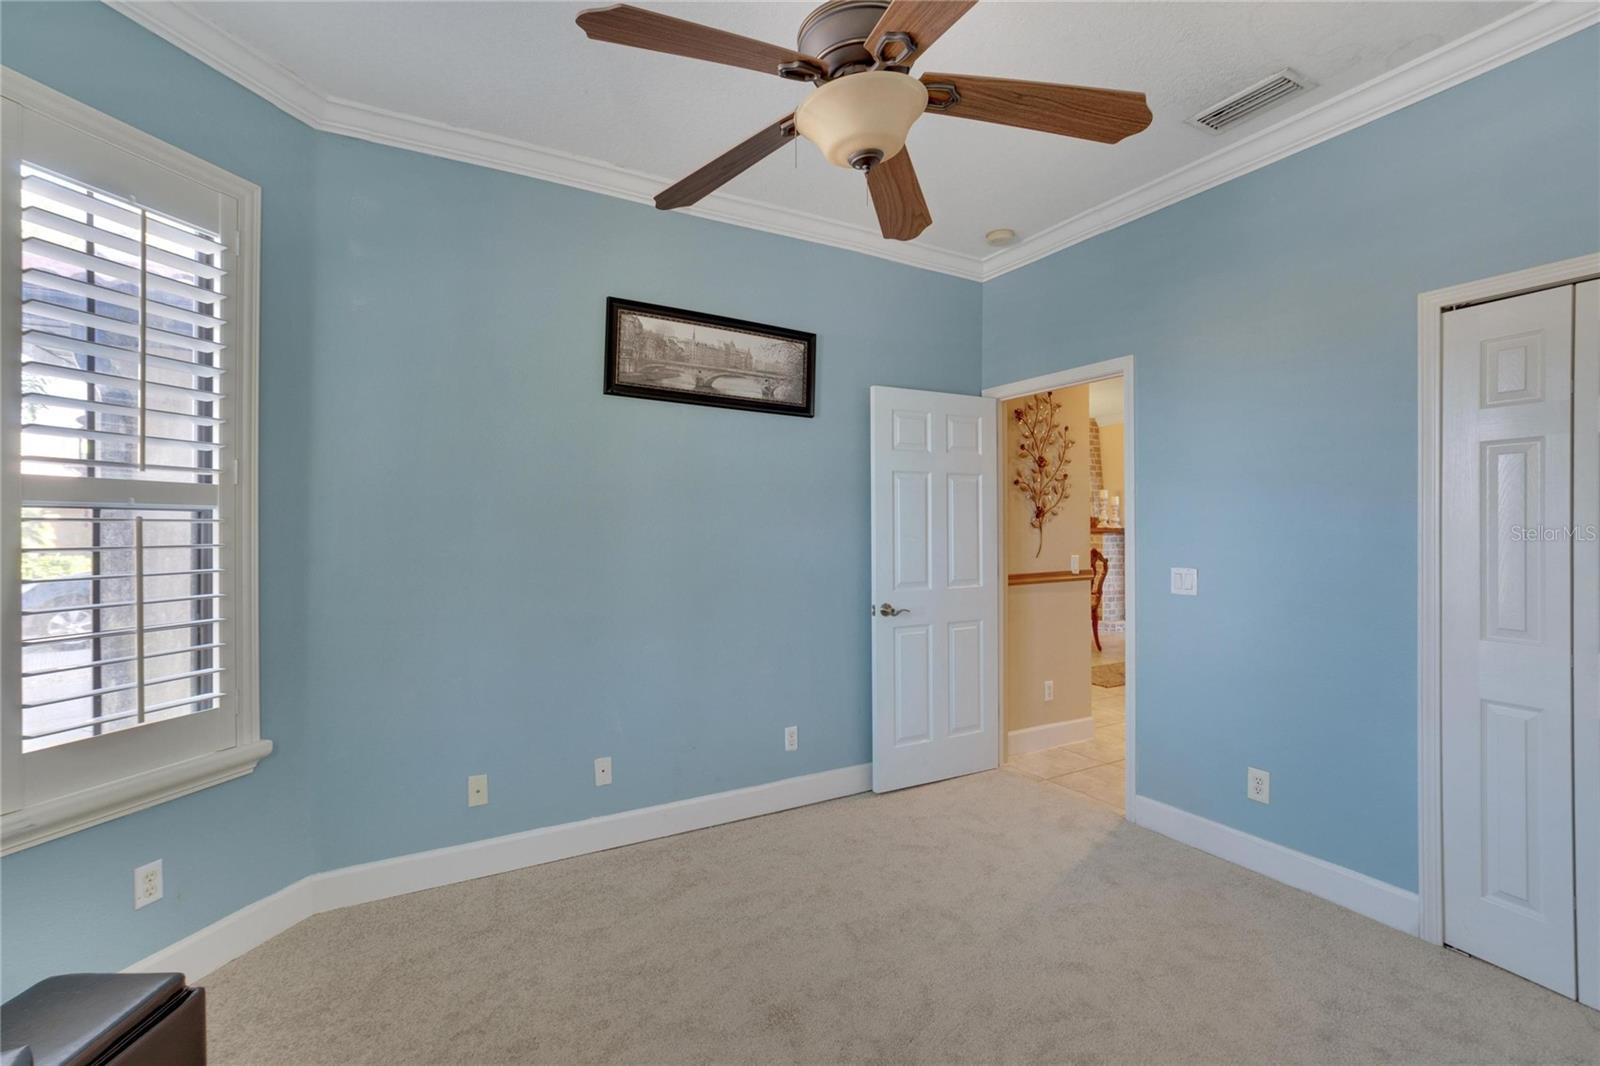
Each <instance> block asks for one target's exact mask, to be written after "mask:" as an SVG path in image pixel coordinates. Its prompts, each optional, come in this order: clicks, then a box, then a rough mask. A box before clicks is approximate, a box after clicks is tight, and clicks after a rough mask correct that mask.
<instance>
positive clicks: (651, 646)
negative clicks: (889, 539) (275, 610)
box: [305, 137, 981, 866]
mask: <svg viewBox="0 0 1600 1066" xmlns="http://www.w3.org/2000/svg"><path fill="white" fill-rule="evenodd" d="M315 229H316V243H315V245H314V246H313V248H312V250H311V251H312V255H311V261H312V263H313V264H314V265H315V270H316V280H317V285H318V289H319V299H318V303H317V325H316V330H315V345H316V349H315V351H314V353H313V357H312V364H313V366H314V367H315V375H316V380H315V382H314V385H315V398H314V399H313V402H312V414H311V416H310V418H308V420H307V423H306V429H307V432H308V435H309V436H310V445H311V448H312V450H313V451H314V452H315V454H316V455H318V456H319V457H322V458H323V460H324V461H321V462H319V463H318V464H316V466H315V468H314V469H313V471H312V472H311V474H310V483H309V491H310V510H311V515H312V520H313V523H314V525H315V526H317V527H322V528H325V529H326V530H327V533H328V535H327V536H326V537H325V538H321V539H319V540H318V542H317V544H316V550H315V551H314V552H313V553H312V554H311V555H310V556H309V557H308V559H307V563H308V565H309V567H310V578H311V582H312V585H313V587H315V588H317V589H318V590H319V595H318V597H317V600H316V602H315V603H314V604H313V606H312V609H311V611H310V612H309V613H308V615H307V617H306V619H305V622H306V626H307V639H308V642H309V645H310V647H311V649H312V650H311V653H310V656H309V659H308V662H307V669H308V686H307V688H308V694H309V695H308V698H309V700H310V703H309V708H310V712H311V718H312V721H313V723H314V725H313V729H314V730H315V738H316V751H317V754H316V756H315V758H316V763H315V767H316V770H315V773H316V775H317V779H318V782H319V785H318V790H317V802H318V804H319V805H320V806H321V807H322V809H323V811H324V812H325V814H326V815H329V816H325V817H320V818H319V819H318V825H319V831H320V833H321V836H320V838H319V839H320V845H321V847H320V851H319V854H320V857H321V860H322V862H323V863H324V864H325V865H327V866H341V865H344V864H347V863H352V862H360V861H364V860H367V859H373V858H378V857H382V856H387V855H393V854H398V853H403V852H408V851H415V850H417V849H419V848H430V847H435V846H438V845H442V844H449V843H454V842H457V841H461V840H469V839H472V838H475V837H480V836H489V835H493V834H497V833H506V832H512V831H515V830H519V829H526V828H528V827H530V826H540V825H549V824H552V823H557V822H564V821H569V820H571V819H574V818H583V817H587V816H590V815H595V814H601V813H607V812H611V811H618V810H625V809H628V808H632V807H639V806H643V805H646V804H651V803H660V802H663V801H666V800H673V799H680V798H683V797H687V796H694V795H702V794H705V793H709V792H717V791H721V790H723V789H729V788H737V787H741V786H745V785H751V784H756V783H759V782H765V781H771V780H774V779H777V778H782V777H789V776H793V775H795V774H803V773H810V772H813V771H818V770H825V769H829V768H833V767H839V766H848V765H851V764H855V763H861V762H865V761H867V760H868V759H869V757H870V734H869V729H868V721H869V710H868V697H869V689H868V678H869V666H868V661H867V647H868V632H867V616H866V612H865V611H864V610H863V609H862V607H863V605H864V604H865V603H866V597H867V593H868V553H867V528H868V518H867V387H868V386H869V385H873V384H894V385H904V386H910V387H916V388H929V389H942V390H947V391H956V392H975V391H977V386H978V364H979V351H980V347H981V338H980V336H979V323H980V319H981V308H980V303H979V300H980V296H979V289H978V286H977V285H976V284H973V283H970V282H964V281H960V280H957V279H954V278H950V277H946V276H943V275H939V274H931V273H928V272H925V271H920V270H913V269H911V268H908V267H903V266H898V265H894V264H890V263H887V262H884V261H881V260H877V259H871V258H867V257H864V256H860V255H852V254H849V253H845V252H841V251H837V250H834V249H828V248H823V247H821V246H818V245H813V244H806V243H803V242H799V241H794V240H789V239H786V238H781V237H773V236H768V235H765V234H759V233H753V232H751V231H748V230H741V229H736V228H733V227H728V226H721V225H715V224H711V223H707V222H703V221H699V220H696V219H692V218H688V217H685V216H682V215H663V214H661V213H659V212H656V211H655V210H654V209H652V208H649V207H645V206H638V205H632V204H626V203H622V202H620V201H617V200H615V199H609V198H605V197H600V196H595V195H592V194H588V193H583V192H578V191H575V190H572V189H568V188H565V187H563V186H558V185H550V184H545V183H541V182H535V181H529V180H527V179H525V178H519V177H515V176H512V175H507V174H501V173H497V172H495V171H491V170H484V169H478V168H473V167H467V166H462V165H459V164H454V163H449V162H445V161H441V160H438V159H433V158H430V157H426V156H419V155H414V154H410V153H406V152H401V151H397V150H394V149H388V148H382V147H377V146H374V145H371V144H368V143H365V142H361V141H353V140H347V139H344V138H337V137H327V138H323V139H322V140H321V141H320V143H319V145H318V174H317V200H316V226H315ZM607 295H618V296H627V297H631V298H635V299H642V300H646V301H649V302H652V303H662V304H669V305H672V306H677V307H691V308H697V309H700V310H705V311H710V312H713V313H719V314H725V315H729V316H734V317H739V318H748V319H753V320H755V321H758V322H770V323H774V324H777V325H783V326H790V327H794V328H798V329H806V330H811V331H814V332H816V333H817V335H818V336H817V416H816V418H814V419H802V418H786V417H775V416H772V415H757V414H748V413H743V412H731V411H719V410H715V409H708V408H698V407H689V406H684V405H681V404H664V403H657V402H652V401H646V400H633V399H621V398H617V397H607V396H603V395H602V394H601V391H600V386H601V364H600V356H601V351H602V348H603V340H604V334H603V329H604V309H605V298H606V296H607ZM885 309H888V312H889V313H885ZM791 724H798V725H799V727H800V750H799V751H798V752H796V753H792V754H785V752H784V751H783V743H782V740H783V727H784V726H786V725H791ZM598 755H610V756H612V758H613V759H614V762H615V772H616V779H615V783H614V784H612V785H611V786H610V787H608V788H605V789H596V788H595V787H594V768H593V761H594V758H595V757H596V756H598ZM473 772H486V773H488V774H489V780H490V800H491V802H490V804H489V806H487V807H484V808H475V809H470V810H469V809H468V808H467V807H466V804H465V798H464V796H465V788H466V777H467V775H468V774H469V773H473ZM335 812H337V813H336V814H335Z"/></svg>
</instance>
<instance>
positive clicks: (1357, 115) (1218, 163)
mask: <svg viewBox="0 0 1600 1066" xmlns="http://www.w3.org/2000/svg"><path fill="white" fill-rule="evenodd" d="M106 3H107V5H108V6H110V7H111V8H113V9H114V10H116V11H118V12H120V13H121V14H123V15H125V16H127V17H128V18H130V19H132V20H133V21H134V22H136V23H138V24H139V25H141V26H143V27H144V28H145V29H147V30H149V31H151V32H152V33H154V34H156V35H157V36H159V37H162V38H164V39H165V40H167V41H169V42H171V43H172V44H174V45H176V46H177V47H179V48H181V49H183V50H184V51H185V52H188V53H189V54H190V55H192V56H194V57H195V58H197V59H199V60H200V61H201V62H203V63H205V64H207V65H208V66H210V67H212V68H214V69H215V70H217V71H219V72H221V73H222V74H225V75H227V76H228V77H229V78H232V79H233V80H234V81H236V82H238V83H239V84H240V85H243V86H244V87H245V88H247V89H249V90H250V91H251V92H254V93H255V94H256V95H258V96H260V97H262V98H263V99H265V100H267V101H268V102H269V103H272V104H273V105H275V106H277V107H279V108H281V109H282V110H283V111H285V112H287V113H288V114H290V115H293V116H294V117H295V118H297V119H299V120H300V121H301V122H304V123H305V124H306V125H308V126H311V127H312V128H314V129H318V130H323V131H325V132H328V133H338V134H343V135H345V136H347V137H355V138H358V139H360V140H365V141H372V142H374V143H377V144H386V145H389V146H391V147H396V148H403V149H407V150H409V151H414V152H422V153H424V154H427V155H435V156H440V157H443V158H446V159H454V160H457V161H459V162H464V163H472V164H475V165H477V166H484V167H490V168H493V169H495V170H504V171H508V172H510V173H513V174H522V175H524V176H526V177H531V178H538V179H541V180H543V181H552V182H556V183H557V184H561V185H570V186H573V187H575V188H579V189H586V190H588V191H590V192H597V193H602V194H604V195H607V196H615V197H619V198H621V199H624V200H631V201H633V202H635V203H648V202H649V201H650V198H651V196H652V195H653V194H654V193H655V191H656V190H658V189H660V188H661V187H662V186H663V185H665V184H667V183H668V180H669V179H666V178H661V177H658V176H656V175H651V174H644V173H641V172H638V171H633V170H624V169H622V168H621V167H615V166H612V165H611V164H609V163H604V162H601V161H599V160H595V159H587V158H584V157H582V156H577V155H572V154H569V153H566V152H559V151H554V150H552V149H548V148H541V147H539V146H537V145H533V144H529V143H527V142H524V141H517V140H514V139H511V138H508V137H500V136H496V135H494V134H488V133H480V132H478V131H475V130H467V129H461V128H459V127H455V126H450V125H446V124H444V123H440V122H434V121H431V120H429V119H423V118H418V117H416V116H413V115H405V114H400V113H398V112H393V111H385V110H383V109H381V108H375V107H369V106H368V105H366V104H361V103H358V102H355V101H352V100H344V99H340V98H338V97H333V96H329V95H327V94H325V93H323V92H321V91H320V90H318V89H316V88H315V87H313V86H312V85H310V84H308V83H306V82H305V81H303V80H302V79H301V78H299V77H298V76H297V75H295V74H294V73H293V72H291V71H289V70H288V69H287V68H285V67H283V66H282V65H280V64H278V63H276V62H274V61H273V60H271V59H268V58H267V57H265V56H263V55H261V54H260V53H259V52H256V51H255V50H253V49H251V48H250V47H249V46H247V45H245V44H244V43H242V42H241V41H239V40H238V39H237V38H235V37H233V36H232V35H231V34H228V33H226V32H225V31H223V30H221V29H219V28H218V27H217V26H216V25H215V24H213V23H212V22H211V21H209V20H208V19H206V18H204V17H203V16H201V15H199V14H197V13H196V12H195V11H194V10H193V8H192V6H191V5H183V4H176V3H169V2H150V0H106ZM1597 22H1600V6H1596V5H1594V4H1592V3H1584V2H1570V0H1544V2H1541V3H1535V4H1530V5H1529V6H1528V7H1524V8H1520V9H1518V10H1517V11H1514V12H1512V13H1511V14H1510V15H1507V16H1506V17H1504V18H1502V19H1500V20H1498V21H1496V22H1493V23H1490V24H1489V25H1488V26H1485V27H1483V28H1482V29H1480V30H1478V31H1476V32H1474V33H1470V34H1468V35H1466V36H1465V37H1462V38H1459V39H1458V40H1455V41H1452V42H1450V43H1449V44H1446V45H1445V46H1443V47H1442V48H1439V49H1437V50H1436V51H1433V52H1430V53H1429V54H1427V55H1425V56H1422V57H1420V58H1419V59H1416V60H1413V61H1412V62H1410V63H1407V64H1405V65H1404V66H1401V67H1397V68H1396V69H1394V70H1392V71H1389V72H1387V73H1385V74H1382V75H1380V76H1379V77H1377V78H1374V79H1372V80H1371V81H1368V82H1366V83H1364V84H1362V85H1359V86H1357V87H1355V88H1353V89H1350V90H1348V91H1346V92H1344V93H1341V94H1339V95H1338V96H1335V97H1332V98H1331V99H1328V100H1325V101H1323V102H1322V103H1320V104H1317V105H1316V106H1314V107H1310V108H1307V109H1306V110H1304V111H1301V112H1298V113H1296V114H1295V115H1293V116H1292V117H1290V118H1288V119H1286V120H1284V121H1283V122H1280V123H1278V124H1277V125H1275V126H1272V127H1269V128H1267V129H1265V130H1262V131H1261V132H1260V133H1256V134H1253V135H1251V136H1249V137H1245V138H1243V139H1241V140H1239V141H1235V142H1234V143H1232V144H1230V145H1228V146H1227V147H1226V148H1223V149H1220V150H1219V151H1216V152H1213V153H1212V154H1211V155H1209V156H1206V157H1205V158H1203V159H1199V160H1196V161H1195V162H1193V163H1190V164H1188V165H1186V166H1184V167H1180V168H1179V169H1178V170H1175V171H1173V172H1172V173H1170V174H1167V175H1165V176H1163V177H1161V178H1158V179H1156V180H1155V181H1152V182H1149V183H1147V184H1145V185H1142V186H1140V187H1139V188H1137V189H1133V190H1131V191H1129V192H1126V193H1123V194H1122V195H1121V196H1118V197H1115V198H1114V199H1111V200H1108V201H1106V202H1105V203H1103V204H1100V205H1099V206H1097V207H1094V208H1091V209H1090V210H1088V211H1084V212H1082V213H1080V214H1078V215H1075V216H1073V217H1072V218H1069V219H1066V220H1064V221H1062V222H1059V223H1057V224H1056V225H1054V226H1051V227H1049V228H1048V229H1045V230H1043V231H1041V232H1039V233H1036V234H1033V235H1031V236H1029V237H1027V238H1026V239H1024V240H1023V241H1022V242H1021V243H1019V244H1017V245H1014V246H1013V247H1010V248H1007V249H1005V250H1004V251H1001V252H996V253H993V254H991V255H988V256H984V257H978V256H969V255H963V254H961V253H958V252H952V251H948V250H945V249H941V248H931V247H928V246H925V245H918V244H913V243H902V242H898V241H886V240H884V239H883V238H882V237H880V236H879V235H878V234H877V233H876V232H875V231H873V230H870V229H866V228H863V227H860V226H852V225H848V224H845V223H842V222H836V221H833V220H831V219H825V218H821V217H819V216H817V215H811V214H807V213H805V212H802V211H792V210H789V209H787V208H782V207H777V206H774V205H772V204H766V203H760V202H758V201H755V200H750V199H746V198H744V197H739V196H731V195H729V194H727V193H713V194H712V195H711V196H708V197H707V198H706V199H704V200H702V201H701V202H700V203H699V204H697V205H696V206H694V207H692V208H688V209H687V210H686V211H685V213H687V214H691V215H695V216H697V217H700V218H706V219H711V220H713V221H717V222H727V223H730V224H732V225H736V226H744V227H746V228H748V229H757V230H763V231H765V232H768V233H775V234H779V235H781V236H785V237H794V238H797V239H799V240H804V241H811V242H813V243H815V244H824V245H829V246H831V247H835V248H843V249H846V250H848V251H854V252H861V253H863V254H865V255H871V256H876V257H877V258H880V259H888V260H893V261H895V262H899V263H905V264H907V265H909V266H914V267H920V268H922V269H925V270H933V271H937V272H939V273H942V274H952V275H954V276H956V277H960V278H966V279H969V280H972V281H987V280H989V279H990V278H996V277H999V276H1000V275H1002V274H1006V273H1009V272H1011V271H1013V270H1017V269H1019V268H1021V267H1024V266H1027V265H1028V264H1029V263H1033V262H1037V261H1038V260H1040V259H1043V258H1044V257H1045V256H1048V255H1050V254H1052V253H1054V252H1058V251H1060V250H1061V249H1063V248H1068V247H1071V246H1072V245H1074V244H1079V243H1081V242H1083V241H1086V240H1088V239H1090V238H1091V237H1095V236H1098V235H1099V234H1102V233H1105V232H1106V231H1107V230H1111V229H1115V228H1116V227H1118V226H1121V225H1124V224H1125V223H1128V222H1132V221H1133V220H1134V219H1137V218H1141V217H1143V216H1144V215H1148V214H1151V213H1152V212H1155V211H1159V210H1161V209H1162V208H1163V207H1168V206H1170V205H1172V204H1174V203H1177V202H1178V201H1179V200H1183V199H1185V198H1187V197H1190V196H1193V195H1195V194H1196V193H1201V192H1204V191H1205V190H1207V189H1210V188H1213V187H1215V186H1217V185H1220V184H1222V183H1223V182H1225V181H1229V180H1231V179H1233V178H1237V177H1239V176H1240V175H1243V174H1248V173H1250V172H1251V171H1252V170H1257V169H1259V168H1261V167H1264V166H1267V165H1269V164H1271V163H1275V162H1277V161H1278V160H1280V159H1283V158H1284V157H1286V156H1289V155H1293V154H1294V153H1295V152H1298V151H1301V150H1302V149H1305V148H1310V147H1311V146H1313V145H1316V144H1320V143H1322V142H1323V141H1325V140H1328V139H1329V138H1331V137H1337V136H1338V135H1339V134H1341V133H1346V132H1348V131H1349V130H1352V129H1355V128H1356V127H1357V126H1361V125H1364V124H1365V123H1368V122H1371V121H1373V120H1374V119H1378V118H1382V117H1383V116H1384V115H1387V114H1390V113H1391V112H1394V111H1398V110H1399V109H1400V108H1403V107H1406V106H1408V105H1410V104H1413V103H1416V102H1417V101H1418V100H1421V99H1424V98H1425V97H1428V96H1431V95H1433V94H1434V93H1437V92H1441V91H1443V90H1445V89H1448V88H1450V87H1451V86H1453V85H1459V84H1460V83H1461V82H1463V81H1466V80H1467V79H1469V78H1472V77H1476V76H1477V75H1479V74H1482V73H1484V72H1486V71H1489V70H1492V69H1494V68H1495V67H1498V66H1500V65H1501V64H1503V63H1508V62H1510V61H1512V60H1514V59H1517V58H1520V57H1521V56H1524V55H1527V54H1528V53H1529V52H1532V51H1534V50H1536V49H1538V48H1542V47H1543V46H1545V45H1547V44H1551V43H1553V42H1555V41H1558V40H1560V39H1561V38H1563V37H1566V36H1568V35H1570V34H1573V33H1576V32H1578V31H1579V30H1582V29H1585V28H1587V27H1589V26H1592V25H1595V24H1596V23H1597Z"/></svg>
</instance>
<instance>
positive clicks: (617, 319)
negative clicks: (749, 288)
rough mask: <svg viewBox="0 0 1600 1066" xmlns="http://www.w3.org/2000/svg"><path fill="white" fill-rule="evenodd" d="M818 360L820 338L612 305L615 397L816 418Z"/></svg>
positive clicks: (609, 329)
mask: <svg viewBox="0 0 1600 1066" xmlns="http://www.w3.org/2000/svg"><path fill="white" fill-rule="evenodd" d="M816 361H817V335H816V334H815V333H804V332H801V331H800V330H793V329H785V328H783V327H781V326H765V325H762V324H761V323H759V322H744V321H741V320H739V319H736V318H724V317H722V316H720V315H708V314H702V313H700V312H698V311H685V310H683V309H682V308H677V307H661V306H659V305H657V304H647V303H639V302H637V301H634V300H623V299H620V298H618V297H615V296H612V297H609V298H608V299H607V300H606V383H605V391H606V394H607V395H610V396H635V397H640V398H642V399H647V400H668V401H671V402H673V403H696V404H705V405H708V406H712V407H732V408H736V409H739V410H744V411H763V412H766V413H769V414H779V415H801V416H804V417H806V418H810V417H811V416H812V413H813V410H812V403H813V388H812V385H813V382H812V379H813V377H814V376H815V371H816Z"/></svg>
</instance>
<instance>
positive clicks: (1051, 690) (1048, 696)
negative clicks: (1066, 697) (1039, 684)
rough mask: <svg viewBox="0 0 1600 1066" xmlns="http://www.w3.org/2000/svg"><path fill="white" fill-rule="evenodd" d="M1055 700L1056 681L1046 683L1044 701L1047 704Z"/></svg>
mask: <svg viewBox="0 0 1600 1066" xmlns="http://www.w3.org/2000/svg"><path fill="white" fill-rule="evenodd" d="M1055 698H1056V683H1055V682H1054V681H1046V682H1045V683H1044V701H1045V702H1046V703H1049V702H1050V701H1051V700H1053V699H1055Z"/></svg>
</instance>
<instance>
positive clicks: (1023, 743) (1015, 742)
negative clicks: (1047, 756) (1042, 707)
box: [1006, 715, 1094, 759]
mask: <svg viewBox="0 0 1600 1066" xmlns="http://www.w3.org/2000/svg"><path fill="white" fill-rule="evenodd" d="M1093 739H1094V719H1093V718H1092V717H1090V716H1088V715H1085V716H1084V717H1082V718H1074V719H1073V720H1072V721H1070V722H1050V723H1049V724H1047V725H1036V726H1030V727H1028V728H1027V729H1013V730H1011V731H1010V732H1009V733H1007V734H1006V758H1008V759H1009V758H1012V757H1014V756H1017V755H1026V754H1028V753H1029V752H1030V751H1043V750H1044V749H1046V748H1054V747H1059V746H1060V745H1062V744H1076V743H1078V742H1079V741H1083V740H1093Z"/></svg>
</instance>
